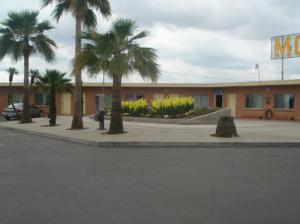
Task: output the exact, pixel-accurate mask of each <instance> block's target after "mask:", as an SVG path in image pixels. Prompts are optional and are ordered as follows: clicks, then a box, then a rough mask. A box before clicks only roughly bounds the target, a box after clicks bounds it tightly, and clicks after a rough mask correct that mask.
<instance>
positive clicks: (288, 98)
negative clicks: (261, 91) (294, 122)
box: [274, 94, 294, 109]
mask: <svg viewBox="0 0 300 224" xmlns="http://www.w3.org/2000/svg"><path fill="white" fill-rule="evenodd" d="M274 108H275V109H294V96H293V95H291V94H279V95H275V104H274Z"/></svg>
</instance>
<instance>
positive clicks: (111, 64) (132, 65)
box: [76, 19, 159, 134]
mask: <svg viewBox="0 0 300 224" xmlns="http://www.w3.org/2000/svg"><path fill="white" fill-rule="evenodd" d="M147 35H148V34H147V32H145V31H142V32H139V33H137V32H136V26H135V22H134V21H132V20H130V19H118V20H116V21H115V22H113V24H112V27H111V29H110V30H109V31H108V32H107V33H104V34H100V33H97V32H92V31H91V32H88V33H83V35H82V38H83V39H84V40H87V43H86V44H85V45H84V47H83V50H82V53H81V54H80V55H79V56H78V58H77V64H76V67H78V68H80V69H83V68H85V69H87V71H88V72H89V73H90V74H91V75H96V74H99V73H100V72H102V73H104V74H106V75H108V76H109V77H110V78H112V79H113V88H112V115H111V122H110V128H109V131H108V133H109V134H119V133H123V132H124V128H123V121H122V113H121V81H122V77H124V76H129V75H131V74H133V73H135V72H137V73H139V74H140V75H141V77H142V78H144V79H150V80H151V81H156V80H157V77H158V73H159V66H158V64H157V63H156V61H157V55H156V53H155V50H154V49H152V48H146V47H141V46H140V45H139V44H138V43H137V42H136V40H139V39H142V38H144V37H146V36H147Z"/></svg>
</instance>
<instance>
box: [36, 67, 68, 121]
mask: <svg viewBox="0 0 300 224" xmlns="http://www.w3.org/2000/svg"><path fill="white" fill-rule="evenodd" d="M65 76H66V73H61V72H59V71H57V70H46V73H45V74H44V75H42V76H41V75H37V76H36V81H35V85H34V87H35V88H37V89H40V90H42V91H44V92H46V93H49V99H50V106H49V118H50V119H49V124H50V126H55V125H56V92H71V91H72V89H73V86H72V84H71V79H68V78H66V77H65Z"/></svg>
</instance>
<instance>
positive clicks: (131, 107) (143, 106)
mask: <svg viewBox="0 0 300 224" xmlns="http://www.w3.org/2000/svg"><path fill="white" fill-rule="evenodd" d="M121 110H122V113H124V114H128V115H129V116H133V117H140V116H142V115H145V114H147V113H148V103H147V101H146V100H145V99H140V100H131V101H123V102H122V106H121Z"/></svg>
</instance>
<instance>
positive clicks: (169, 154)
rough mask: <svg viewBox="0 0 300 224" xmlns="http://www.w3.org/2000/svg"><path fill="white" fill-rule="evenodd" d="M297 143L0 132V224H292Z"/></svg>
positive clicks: (298, 177)
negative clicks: (71, 139)
mask: <svg viewBox="0 0 300 224" xmlns="http://www.w3.org/2000/svg"><path fill="white" fill-rule="evenodd" d="M299 211H300V149H296V148H286V149H278V148H277V149H258V148H254V149H245V148H235V149H230V148H221V149H220V148H207V149H205V148H203V149H195V148H191V149H188V148H185V149H183V148H176V149H171V148H155V149H154V148H153V149H151V148H144V149H143V148H122V149H112V148H94V147H89V146H83V145H80V144H74V143H67V142H62V141H56V140H50V139H47V138H41V137H36V136H29V135H24V134H19V133H14V132H10V131H4V130H1V129H0V223H1V224H20V223H22V224H33V223H37V224H40V223H41V224H54V223H55V224H69V223H70V224H99V223H101V224H102V223H103V224H119V223H120V224H135V223H137V224H143V223H146V224H154V223H155V224H168V223H170V224H177V223H178V224H183V223H184V224H190V223H193V224H194V223H195V224H201V223H205V224H207V223H212V224H215V223H221V224H227V223H228V224H235V223H236V224H241V223H242V224H248V223H249V224H250V223H251V224H253V223H255V224H260V223H261V224H269V223H270V224H277V223H278V224H282V223H284V224H287V223H288V224H290V223H300V215H299Z"/></svg>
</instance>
